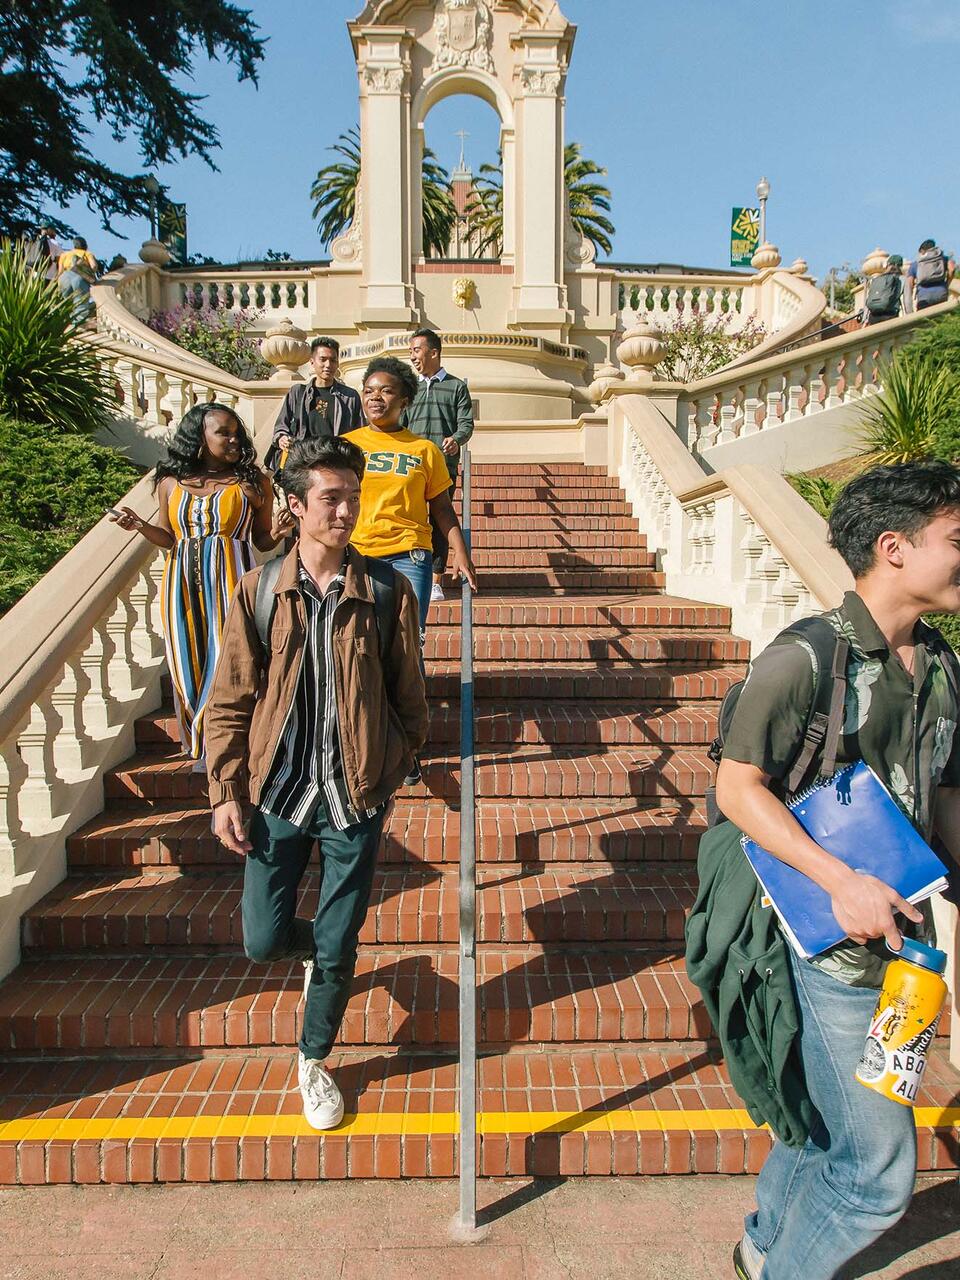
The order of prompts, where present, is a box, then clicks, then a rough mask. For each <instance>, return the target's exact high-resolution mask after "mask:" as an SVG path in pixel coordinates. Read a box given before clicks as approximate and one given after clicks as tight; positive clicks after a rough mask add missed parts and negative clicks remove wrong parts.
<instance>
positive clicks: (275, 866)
mask: <svg viewBox="0 0 960 1280" xmlns="http://www.w3.org/2000/svg"><path fill="white" fill-rule="evenodd" d="M384 813H385V810H384V809H381V810H380V811H379V812H378V813H377V814H376V815H375V816H374V817H372V818H365V819H364V820H363V821H362V822H358V823H356V824H355V825H354V826H352V827H348V828H347V829H346V830H345V831H337V830H336V828H334V827H332V826H331V825H330V822H329V820H328V818H327V811H326V808H325V806H324V804H323V802H322V801H321V802H320V804H319V806H318V807H317V811H316V813H315V814H314V816H313V818H312V819H311V820H310V822H309V824H308V825H307V826H306V827H304V828H300V827H297V826H294V825H293V823H292V822H285V821H284V820H283V819H282V818H276V817H274V816H273V814H270V813H262V812H261V811H260V810H259V809H255V810H254V814H253V819H252V820H251V823H250V834H249V839H250V843H251V844H252V845H253V849H252V850H251V851H250V853H248V854H247V858H246V863H245V866H244V872H243V904H242V914H243V945H244V950H245V951H246V953H247V956H248V957H249V959H251V960H255V961H257V962H261V963H263V962H266V961H270V960H279V959H282V958H284V957H286V956H291V955H299V956H300V957H302V958H303V959H307V958H309V957H311V956H312V957H313V962H314V963H313V977H312V979H311V982H310V988H309V991H308V993H307V1004H306V1009H305V1010H304V1015H303V1035H302V1036H301V1038H300V1049H301V1051H302V1053H303V1055H304V1057H307V1058H317V1059H323V1058H326V1056H327V1055H328V1054H329V1053H330V1050H331V1049H332V1048H333V1042H334V1040H336V1038H337V1033H338V1031H339V1030H340V1023H341V1022H342V1021H343V1014H344V1010H345V1009H346V1007H347V1001H348V1000H349V999H350V984H351V983H352V981H353V974H354V970H355V968H356V964H357V937H358V935H359V933H360V928H361V926H362V924H363V920H364V917H365V916H366V914H367V907H368V906H369V905H370V890H371V887H372V884H373V871H374V867H375V866H376V861H377V849H378V847H379V844H380V833H381V831H382V830H383V819H384ZM315 843H316V844H318V845H319V848H320V901H319V902H318V904H317V914H316V916H315V917H314V920H313V924H312V925H311V924H310V922H309V921H307V920H298V919H297V915H296V911H297V891H298V889H299V887H300V881H301V880H302V879H303V873H304V871H305V870H306V868H307V863H308V862H309V860H310V854H311V853H312V851H313V846H314V844H315Z"/></svg>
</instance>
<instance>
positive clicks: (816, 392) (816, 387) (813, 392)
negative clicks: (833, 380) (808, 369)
mask: <svg viewBox="0 0 960 1280" xmlns="http://www.w3.org/2000/svg"><path fill="white" fill-rule="evenodd" d="M826 394H827V384H826V382H824V379H823V369H822V366H819V367H818V368H817V370H816V372H815V373H814V374H812V376H811V378H810V398H809V399H808V400H807V413H821V412H822V411H823V402H824V400H825V398H826Z"/></svg>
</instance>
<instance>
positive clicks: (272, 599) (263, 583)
mask: <svg viewBox="0 0 960 1280" xmlns="http://www.w3.org/2000/svg"><path fill="white" fill-rule="evenodd" d="M283 561H284V557H283V556H275V557H274V558H273V559H272V560H268V561H267V562H266V564H265V565H264V566H263V568H262V569H261V570H260V577H259V578H258V579H257V594H256V597H255V599H254V604H253V620H254V623H255V625H256V628H257V635H258V636H259V637H260V648H261V649H262V650H263V651H264V653H266V651H267V650H268V649H269V648H270V627H271V625H272V624H273V611H274V609H275V608H276V605H277V597H276V595H275V594H274V587H275V586H276V585H277V578H279V576H280V570H281V569H282V567H283Z"/></svg>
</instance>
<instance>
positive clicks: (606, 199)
mask: <svg viewBox="0 0 960 1280" xmlns="http://www.w3.org/2000/svg"><path fill="white" fill-rule="evenodd" d="M606 174H607V171H606V169H602V168H601V167H600V165H598V164H597V163H596V162H595V161H593V160H585V159H584V157H583V156H582V155H581V153H580V143H579V142H570V143H568V144H567V146H566V147H565V148H564V152H563V176H564V181H565V183H566V187H567V200H568V202H569V205H570V218H571V220H572V221H573V225H574V226H575V227H576V228H577V230H578V231H579V232H580V234H581V235H583V236H584V237H585V238H586V239H587V240H590V241H592V243H593V244H594V245H595V246H596V248H597V249H598V250H602V252H603V253H605V254H607V256H608V257H609V255H610V254H611V253H612V252H613V244H612V242H611V240H610V237H611V236H612V235H615V234H616V228H615V227H614V225H613V223H612V222H611V221H610V219H609V218H605V217H604V215H603V213H601V212H600V211H601V210H605V211H606V212H607V213H609V212H610V199H611V196H610V188H609V187H605V186H604V185H603V183H601V182H590V181H588V179H589V178H593V177H606Z"/></svg>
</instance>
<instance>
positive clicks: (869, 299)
mask: <svg viewBox="0 0 960 1280" xmlns="http://www.w3.org/2000/svg"><path fill="white" fill-rule="evenodd" d="M902 272H903V258H901V257H900V255H899V254H898V253H892V254H891V255H890V257H889V258H888V259H887V265H886V266H885V267H884V269H883V271H881V272H880V274H879V275H876V276H871V277H870V280H869V283H868V284H867V294H866V298H865V300H864V306H865V308H866V312H867V314H866V318H865V319H864V322H863V324H864V328H866V327H867V325H871V324H883V322H884V320H895V319H896V318H897V316H898V315H899V314H900V301H901V299H902V297H903V279H902Z"/></svg>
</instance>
